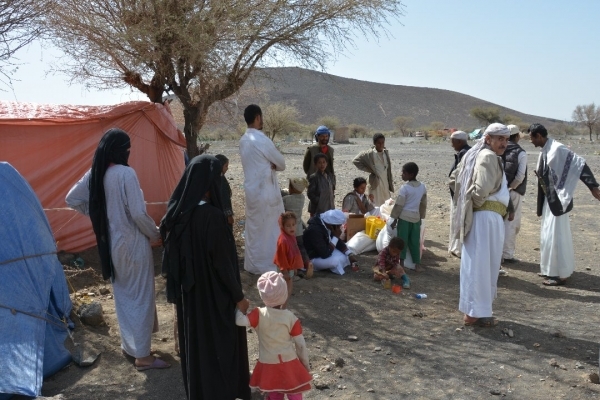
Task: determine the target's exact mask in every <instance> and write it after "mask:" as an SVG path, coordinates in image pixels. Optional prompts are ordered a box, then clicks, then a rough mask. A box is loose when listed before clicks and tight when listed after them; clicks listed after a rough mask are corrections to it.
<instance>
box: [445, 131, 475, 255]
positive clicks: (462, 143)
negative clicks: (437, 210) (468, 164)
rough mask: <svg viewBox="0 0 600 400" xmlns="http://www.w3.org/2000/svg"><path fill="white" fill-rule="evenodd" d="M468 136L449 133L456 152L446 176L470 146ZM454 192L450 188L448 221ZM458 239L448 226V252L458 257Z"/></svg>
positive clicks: (461, 132)
mask: <svg viewBox="0 0 600 400" xmlns="http://www.w3.org/2000/svg"><path fill="white" fill-rule="evenodd" d="M467 139H468V136H467V134H466V133H465V132H463V131H454V132H452V135H450V144H451V145H452V148H453V149H454V151H456V154H454V164H452V169H451V170H450V173H449V174H448V176H450V175H452V172H453V171H454V170H455V169H456V166H457V165H458V164H459V163H460V161H461V160H462V158H463V156H464V155H465V154H466V153H467V151H469V149H470V148H471V146H469V145H468V144H467ZM452 197H454V192H453V191H452V189H450V221H452V215H454V202H453V201H452ZM460 247H461V245H460V240H458V239H453V238H452V227H450V239H449V241H448V252H449V253H450V254H452V255H453V256H455V257H458V258H460Z"/></svg>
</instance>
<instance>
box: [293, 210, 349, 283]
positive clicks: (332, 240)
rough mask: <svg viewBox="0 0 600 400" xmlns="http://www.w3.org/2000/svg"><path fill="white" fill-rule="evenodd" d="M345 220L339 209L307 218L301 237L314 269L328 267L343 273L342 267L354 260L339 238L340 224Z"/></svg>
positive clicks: (339, 273) (332, 270) (340, 273)
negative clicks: (306, 225)
mask: <svg viewBox="0 0 600 400" xmlns="http://www.w3.org/2000/svg"><path fill="white" fill-rule="evenodd" d="M345 222H346V215H345V214H344V213H343V212H342V211H340V210H329V211H326V212H324V213H322V214H321V215H316V216H314V217H312V218H311V219H309V220H308V227H307V228H306V230H305V231H304V233H303V235H302V237H303V241H304V247H305V248H306V252H307V253H308V257H309V258H310V260H311V261H312V263H313V265H314V269H315V271H320V270H324V269H329V270H331V272H333V273H336V274H338V275H343V274H344V268H345V267H347V266H348V265H350V263H355V262H356V258H355V257H354V255H353V254H352V253H351V252H350V250H348V247H346V243H345V242H344V241H343V240H341V239H340V235H341V234H342V229H341V226H342V224H344V223H345Z"/></svg>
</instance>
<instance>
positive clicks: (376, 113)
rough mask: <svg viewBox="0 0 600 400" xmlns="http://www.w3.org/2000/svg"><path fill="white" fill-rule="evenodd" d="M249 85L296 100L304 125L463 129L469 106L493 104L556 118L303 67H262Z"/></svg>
mask: <svg viewBox="0 0 600 400" xmlns="http://www.w3.org/2000/svg"><path fill="white" fill-rule="evenodd" d="M249 86H253V88H254V90H257V91H258V93H260V97H262V98H263V99H264V98H268V101H269V102H271V103H274V102H285V103H293V104H295V106H296V107H297V108H298V109H299V111H300V113H301V122H303V123H306V124H309V123H315V121H316V120H317V119H318V118H320V117H323V116H326V115H333V116H337V117H338V118H339V119H340V121H341V122H342V123H343V124H345V125H348V124H359V125H364V126H367V127H369V128H374V129H382V130H390V129H393V123H392V121H393V120H394V118H396V117H398V116H405V117H412V118H414V124H413V125H414V127H415V128H418V127H420V126H427V125H429V124H431V123H432V122H434V121H439V122H442V123H444V124H445V126H446V127H457V128H460V129H465V130H466V129H471V128H475V127H477V126H478V125H479V123H478V121H477V120H476V119H475V118H473V117H471V116H470V111H471V109H473V108H474V107H497V108H499V109H500V110H501V115H507V114H510V115H513V116H516V117H518V118H520V119H521V120H522V121H523V122H528V123H531V122H541V123H546V124H550V123H552V122H556V120H551V119H548V118H543V117H539V116H533V115H528V114H524V113H521V112H519V111H516V110H512V109H509V108H507V107H503V106H500V105H497V104H493V103H490V102H487V101H484V100H481V99H478V98H475V97H472V96H468V95H465V94H462V93H458V92H453V91H450V90H442V89H431V88H423V87H414V86H401V85H387V84H381V83H373V82H366V81H360V80H356V79H348V78H341V77H338V76H334V75H329V74H325V73H322V72H317V71H312V70H307V69H302V68H268V69H262V70H260V71H259V72H258V73H255V74H254V76H253V77H252V78H251V80H250V81H249V82H247V83H246V89H248V87H249Z"/></svg>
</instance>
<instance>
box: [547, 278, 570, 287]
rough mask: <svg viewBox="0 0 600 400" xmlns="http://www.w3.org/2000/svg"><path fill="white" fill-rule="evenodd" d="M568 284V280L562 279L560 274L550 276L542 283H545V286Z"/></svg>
mask: <svg viewBox="0 0 600 400" xmlns="http://www.w3.org/2000/svg"><path fill="white" fill-rule="evenodd" d="M566 284H567V280H566V279H560V277H558V276H549V277H548V279H546V280H545V281H544V282H542V285H544V286H563V285H566Z"/></svg>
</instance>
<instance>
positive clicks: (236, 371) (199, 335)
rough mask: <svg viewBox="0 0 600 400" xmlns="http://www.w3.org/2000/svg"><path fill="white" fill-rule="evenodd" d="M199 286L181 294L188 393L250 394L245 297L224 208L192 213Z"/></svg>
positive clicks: (213, 396) (230, 399)
mask: <svg viewBox="0 0 600 400" xmlns="http://www.w3.org/2000/svg"><path fill="white" fill-rule="evenodd" d="M189 227H190V235H191V241H192V243H193V250H192V254H193V266H192V270H193V273H194V282H195V283H194V286H193V287H192V288H191V289H190V290H189V291H183V292H182V296H181V297H180V298H178V299H177V318H178V324H179V326H178V327H179V345H180V352H181V367H182V370H183V380H184V384H185V388H186V392H187V396H188V399H210V400H220V399H222V400H234V399H236V398H240V399H250V396H251V394H250V388H249V386H248V382H249V377H250V373H249V366H248V348H247V343H246V330H245V329H244V328H243V327H238V326H236V324H235V307H236V303H237V302H239V301H241V300H242V299H243V298H244V294H243V293H242V285H241V281H240V272H239V266H238V263H237V254H236V249H235V243H234V239H233V235H232V233H231V231H230V230H229V229H228V228H227V224H226V222H225V217H224V215H223V212H222V211H221V210H219V209H218V208H216V207H214V206H212V205H211V204H208V203H207V204H203V205H199V206H197V207H196V209H195V210H194V211H193V213H192V215H191V219H190V224H189Z"/></svg>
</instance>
